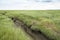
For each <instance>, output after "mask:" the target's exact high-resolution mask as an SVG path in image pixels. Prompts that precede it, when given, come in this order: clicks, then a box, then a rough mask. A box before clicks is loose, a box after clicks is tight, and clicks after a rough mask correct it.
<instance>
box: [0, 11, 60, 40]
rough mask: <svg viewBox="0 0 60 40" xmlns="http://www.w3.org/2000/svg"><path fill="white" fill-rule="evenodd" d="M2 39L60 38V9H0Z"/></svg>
mask: <svg viewBox="0 0 60 40" xmlns="http://www.w3.org/2000/svg"><path fill="white" fill-rule="evenodd" d="M0 40H60V10H0Z"/></svg>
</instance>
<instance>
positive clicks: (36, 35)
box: [12, 18, 50, 40]
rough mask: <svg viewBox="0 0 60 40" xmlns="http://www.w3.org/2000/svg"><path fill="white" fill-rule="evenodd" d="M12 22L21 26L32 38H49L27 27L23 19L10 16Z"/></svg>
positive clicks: (41, 39)
mask: <svg viewBox="0 0 60 40" xmlns="http://www.w3.org/2000/svg"><path fill="white" fill-rule="evenodd" d="M12 20H13V22H14V24H15V25H16V26H17V27H21V28H22V29H23V30H24V31H25V32H26V33H27V34H28V35H30V36H31V37H32V38H33V39H34V40H50V39H48V38H47V37H46V36H45V35H44V34H42V33H41V32H39V31H36V30H32V29H31V28H29V27H27V25H26V24H24V22H23V21H21V20H18V19H16V18H12Z"/></svg>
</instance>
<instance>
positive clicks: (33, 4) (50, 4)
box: [0, 0, 60, 10]
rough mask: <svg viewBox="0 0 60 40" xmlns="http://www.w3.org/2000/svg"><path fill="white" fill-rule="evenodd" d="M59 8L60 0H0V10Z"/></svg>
mask: <svg viewBox="0 0 60 40" xmlns="http://www.w3.org/2000/svg"><path fill="white" fill-rule="evenodd" d="M47 9H60V0H0V10H47Z"/></svg>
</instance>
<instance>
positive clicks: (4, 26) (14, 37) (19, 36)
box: [0, 15, 32, 40]
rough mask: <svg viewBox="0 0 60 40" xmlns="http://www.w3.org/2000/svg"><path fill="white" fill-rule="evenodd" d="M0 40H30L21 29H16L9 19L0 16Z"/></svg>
mask: <svg viewBox="0 0 60 40" xmlns="http://www.w3.org/2000/svg"><path fill="white" fill-rule="evenodd" d="M0 40H32V38H31V37H30V36H29V35H28V34H26V33H25V32H24V30H22V29H21V28H16V27H15V25H14V23H13V22H12V20H11V19H10V18H8V17H7V16H4V15H0Z"/></svg>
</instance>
